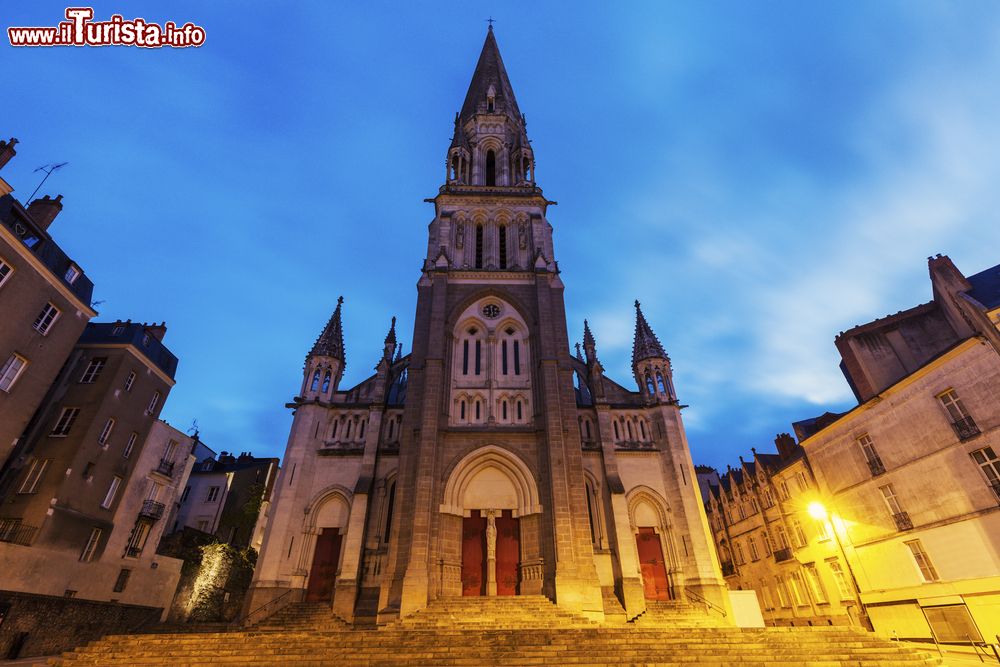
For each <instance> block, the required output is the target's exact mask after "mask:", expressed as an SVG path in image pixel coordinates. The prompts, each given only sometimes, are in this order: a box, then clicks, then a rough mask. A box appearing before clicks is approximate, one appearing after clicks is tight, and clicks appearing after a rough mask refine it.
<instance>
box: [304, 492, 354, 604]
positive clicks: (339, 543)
mask: <svg viewBox="0 0 1000 667" xmlns="http://www.w3.org/2000/svg"><path fill="white" fill-rule="evenodd" d="M350 513H351V506H350V502H349V501H348V500H347V498H346V496H345V495H344V494H343V493H342V492H340V491H330V492H327V493H325V494H324V495H322V496H321V497H320V498H319V499H318V500H317V501H316V502H315V503H314V504H313V506H312V508H311V510H310V512H309V514H308V515H307V526H306V535H311V536H312V537H313V538H314V540H315V542H314V544H313V546H312V549H311V550H308V549H307V550H304V554H309V556H310V563H309V567H308V571H309V577H308V579H307V580H306V594H305V601H306V602H331V601H332V600H333V592H334V588H335V585H336V582H337V573H338V571H339V570H340V561H341V557H342V555H343V548H342V547H343V537H344V533H346V531H347V520H348V518H349V516H350Z"/></svg>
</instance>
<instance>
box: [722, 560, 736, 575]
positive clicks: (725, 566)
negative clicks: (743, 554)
mask: <svg viewBox="0 0 1000 667" xmlns="http://www.w3.org/2000/svg"><path fill="white" fill-rule="evenodd" d="M734 574H736V566H735V565H733V564H732V563H727V562H726V561H722V576H724V577H731V576H733V575H734Z"/></svg>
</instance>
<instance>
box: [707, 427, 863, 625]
mask: <svg viewBox="0 0 1000 667" xmlns="http://www.w3.org/2000/svg"><path fill="white" fill-rule="evenodd" d="M776 444H777V446H778V453H776V454H764V453H760V452H757V451H756V450H754V452H753V460H751V461H744V460H743V459H742V457H741V459H740V466H739V467H738V468H731V469H729V470H728V471H726V473H725V474H723V475H722V476H721V477H720V479H719V482H718V484H713V485H712V486H711V489H710V492H709V494H708V498H707V500H706V509H707V510H708V518H709V523H710V524H711V526H712V531H713V534H714V536H715V545H716V548H717V549H718V552H719V558H720V560H721V561H722V572H723V574H724V575H725V577H726V583H727V584H728V585H729V587H730V589H731V590H745V591H755V592H756V594H757V599H758V602H759V604H760V608H761V612H762V613H763V616H764V621H765V623H767V624H768V625H772V626H795V625H799V626H812V625H857V626H863V625H864V619H863V617H862V614H861V612H860V610H859V608H860V605H859V602H858V596H857V591H856V589H855V588H854V586H853V585H852V583H851V580H850V576H849V573H850V570H849V566H848V564H847V561H846V559H845V556H844V554H843V553H842V552H841V550H840V549H839V548H838V547H837V544H836V541H835V540H834V539H833V535H832V532H831V529H830V526H829V524H828V522H827V521H826V520H825V519H817V518H815V517H812V516H811V515H810V514H809V510H808V508H809V503H810V502H813V501H815V500H816V499H817V497H818V494H817V489H816V480H815V478H814V477H813V474H812V469H811V467H810V465H809V461H808V460H807V459H806V457H805V452H804V450H803V449H802V448H801V447H800V446H799V445H798V444H797V443H796V442H795V439H794V438H792V436H791V435H789V434H787V433H783V434H781V435H779V436H778V437H777V439H776Z"/></svg>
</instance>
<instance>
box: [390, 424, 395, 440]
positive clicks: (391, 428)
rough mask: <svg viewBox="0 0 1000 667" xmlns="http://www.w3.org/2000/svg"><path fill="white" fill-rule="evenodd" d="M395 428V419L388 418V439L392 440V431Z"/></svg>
mask: <svg viewBox="0 0 1000 667" xmlns="http://www.w3.org/2000/svg"><path fill="white" fill-rule="evenodd" d="M395 428H396V420H395V419H390V420H389V440H392V432H393V431H394V430H395Z"/></svg>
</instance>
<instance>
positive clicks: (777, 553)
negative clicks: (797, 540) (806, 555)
mask: <svg viewBox="0 0 1000 667" xmlns="http://www.w3.org/2000/svg"><path fill="white" fill-rule="evenodd" d="M791 559H792V550H791V548H790V547H785V548H784V549H775V550H774V560H775V561H777V562H779V563H780V562H781V561H783V560H791Z"/></svg>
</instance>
